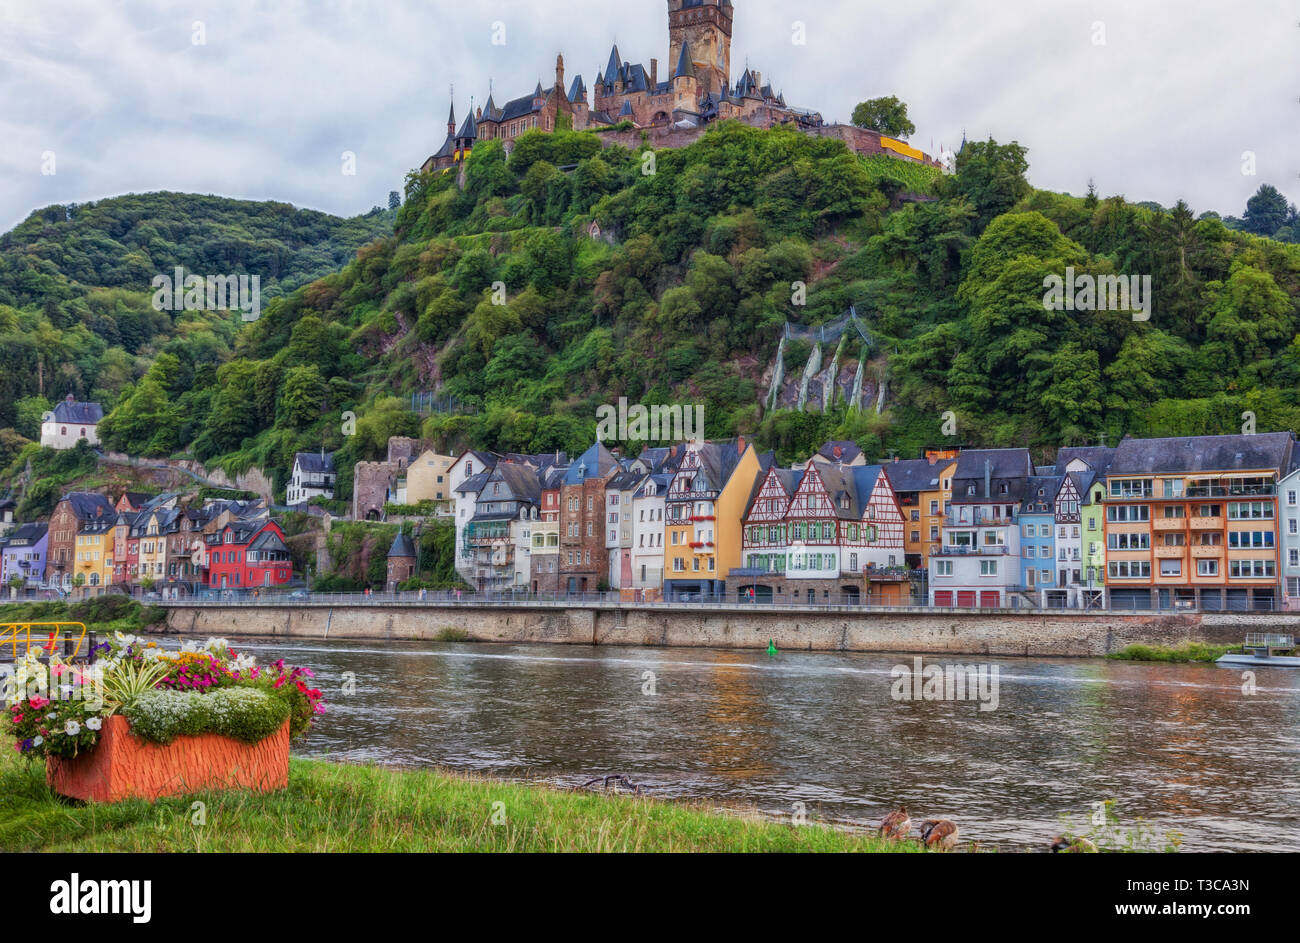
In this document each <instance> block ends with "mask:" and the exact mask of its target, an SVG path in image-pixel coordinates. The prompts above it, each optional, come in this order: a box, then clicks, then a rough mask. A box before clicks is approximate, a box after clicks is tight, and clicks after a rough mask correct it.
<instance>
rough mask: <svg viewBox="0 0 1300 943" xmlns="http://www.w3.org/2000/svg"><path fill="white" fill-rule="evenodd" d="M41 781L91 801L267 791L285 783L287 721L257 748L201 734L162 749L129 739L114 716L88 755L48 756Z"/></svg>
mask: <svg viewBox="0 0 1300 943" xmlns="http://www.w3.org/2000/svg"><path fill="white" fill-rule="evenodd" d="M45 781H46V782H47V783H49V785H50V787H51V788H53V789H54V791H55V792H58V793H60V794H61V795H65V796H70V797H72V798H74V799H89V800H93V801H95V802H117V801H119V800H121V799H133V798H139V799H151V800H152V799H157V798H159V797H160V796H179V795H187V794H189V793H194V792H202V791H205V790H211V789H256V790H258V791H260V792H271V791H272V790H275V789H283V788H284V787H285V786H287V785H288V784H289V721H287V720H286V721H285V722H284V725H283V726H281V727H280V729H279V730H277V731H276V732H275V733H273V734H271V736H269V737H267V738H266V739H265V740H263V741H261V742H260V743H243V742H241V741H239V740H232V739H231V738H229V737H223V736H221V735H220V734H215V733H205V734H200V735H199V736H194V737H177V738H176V739H175V740H173V741H172V742H171V743H168V744H165V745H164V744H161V743H149V742H147V741H144V740H141V739H139V738H138V737H134V736H132V735H131V732H130V726H129V725H128V724H127V721H126V718H125V717H122V716H121V715H120V714H114V715H113V716H112V717H108V718H106V719H105V720H104V729H103V730H102V731H100V735H99V742H98V743H96V744H95V747H94V749H92V750H90V751H89V752H88V753H82V754H80V755H79V756H75V757H73V758H72V759H70V760H65V759H62V758H60V757H55V756H51V757H47V758H46V761H45Z"/></svg>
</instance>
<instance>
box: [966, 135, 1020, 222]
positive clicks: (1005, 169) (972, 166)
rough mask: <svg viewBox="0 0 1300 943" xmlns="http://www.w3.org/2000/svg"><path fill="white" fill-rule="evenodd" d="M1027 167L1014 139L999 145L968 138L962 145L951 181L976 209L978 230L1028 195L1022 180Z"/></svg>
mask: <svg viewBox="0 0 1300 943" xmlns="http://www.w3.org/2000/svg"><path fill="white" fill-rule="evenodd" d="M1027 170H1029V161H1028V160H1026V159H1025V149H1024V148H1023V147H1021V146H1020V145H1019V144H1018V143H1017V142H1015V141H1012V142H1011V143H1010V144H999V143H997V142H996V141H994V140H993V139H992V138H989V139H988V140H987V141H970V142H968V143H967V144H966V146H965V147H964V148H962V152H961V153H960V154H958V155H957V173H956V176H954V177H953V178H952V183H953V186H954V187H955V188H956V191H957V192H958V193H960V194H961V195H962V196H964V197H966V199H968V200H970V202H971V203H972V204H973V205H974V207H975V209H976V211H977V212H978V214H979V216H978V220H977V223H976V226H977V229H983V228H984V227H985V226H987V225H988V224H989V222H990V221H991V220H992V219H993V218H994V217H995V216H1000V215H1001V214H1003V213H1005V212H1007V211H1008V210H1010V209H1011V208H1012V207H1013V206H1015V205H1016V204H1017V203H1019V202H1020V201H1021V200H1023V199H1024V198H1025V197H1027V196H1028V195H1029V193H1030V190H1031V189H1032V188H1031V187H1030V186H1029V181H1028V180H1026V179H1025V172H1026V171H1027Z"/></svg>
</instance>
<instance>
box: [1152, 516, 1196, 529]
mask: <svg viewBox="0 0 1300 943" xmlns="http://www.w3.org/2000/svg"><path fill="white" fill-rule="evenodd" d="M1151 526H1152V527H1153V528H1155V529H1156V530H1182V529H1183V528H1184V527H1186V526H1187V518H1185V517H1156V518H1152V519H1151Z"/></svg>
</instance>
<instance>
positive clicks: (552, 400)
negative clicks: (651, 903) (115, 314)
mask: <svg viewBox="0 0 1300 943" xmlns="http://www.w3.org/2000/svg"><path fill="white" fill-rule="evenodd" d="M1027 173H1028V157H1027V155H1026V153H1025V151H1024V149H1023V148H1021V147H1020V146H1018V145H1016V144H1014V143H1011V144H999V143H996V142H993V141H987V142H972V143H970V144H968V145H967V146H966V148H965V149H964V150H963V152H962V153H961V155H960V156H959V159H958V169H957V173H956V174H955V175H952V176H943V175H940V174H938V173H937V172H927V171H926V170H925V169H924V168H921V167H920V166H919V165H912V164H904V163H901V162H899V161H896V160H894V159H892V158H885V157H877V158H866V159H864V158H861V157H858V156H856V155H853V154H851V153H850V152H848V151H847V150H846V149H845V148H844V147H843V145H841V144H839V143H838V142H835V141H831V140H824V139H814V138H809V137H806V136H804V135H802V134H799V133H796V132H793V131H786V130H779V129H778V130H770V131H760V130H756V129H752V128H748V127H744V126H740V125H723V126H720V127H718V128H717V129H715V130H713V131H711V132H710V133H708V134H706V135H704V136H703V138H702V139H701V140H700V141H698V142H697V143H695V144H693V145H691V146H690V147H687V148H683V149H680V150H671V151H660V152H658V153H656V154H655V155H654V160H653V163H650V162H648V159H647V158H646V157H644V156H643V155H642V154H640V153H637V152H634V151H629V150H625V149H623V148H619V147H613V148H607V149H602V147H601V143H600V140H599V138H598V137H597V136H596V135H593V134H576V133H558V134H554V135H545V134H540V133H530V134H525V135H523V136H522V137H520V138H518V139H517V146H516V147H515V149H514V151H513V152H512V153H511V154H510V155H509V156H508V157H507V155H506V154H505V153H504V151H503V150H502V148H501V145H500V143H499V142H488V143H484V144H480V145H479V146H478V147H476V148H475V150H474V153H473V156H472V158H471V159H470V161H469V164H468V167H467V170H466V175H465V176H466V180H465V186H464V188H463V189H461V188H460V187H458V186H457V182H456V179H455V174H454V173H447V174H441V175H436V176H428V175H420V174H413V175H412V176H411V177H410V179H409V181H408V187H407V199H406V202H405V203H404V205H403V206H402V207H401V209H400V211H399V212H398V215H397V220H396V233H395V234H394V235H392V236H386V237H382V238H379V239H377V240H376V241H375V242H373V243H372V244H370V245H367V246H365V247H364V248H362V249H361V250H360V252H359V253H357V254H356V256H355V258H354V259H352V260H351V261H349V262H348V263H347V264H346V265H345V266H344V267H343V268H342V269H341V270H340V271H337V272H334V273H331V274H328V275H325V276H324V277H322V278H319V279H318V280H316V281H314V282H312V283H310V284H308V285H305V286H304V287H301V288H298V289H296V290H293V291H291V292H288V293H286V294H284V295H283V296H282V297H278V298H275V299H274V300H272V301H270V303H266V302H265V301H264V305H263V313H262V317H261V319H260V320H259V321H257V322H256V323H253V324H250V325H246V326H244V327H243V328H242V329H241V330H239V332H238V335H237V336H236V337H235V338H234V342H233V351H227V349H226V347H225V340H226V338H227V336H228V335H226V334H224V333H223V332H224V330H225V328H224V327H223V328H221V329H218V328H215V327H213V326H212V325H211V324H210V323H209V322H208V321H207V320H205V318H202V317H201V318H195V319H192V320H191V319H190V318H188V317H184V318H178V323H177V324H176V325H174V326H173V327H172V334H171V335H170V339H169V341H168V342H167V343H166V344H157V345H155V348H156V349H155V350H151V351H150V354H151V357H149V358H147V359H149V360H151V363H152V365H151V366H149V367H148V370H147V372H144V373H143V376H142V375H141V372H142V371H141V366H142V364H143V362H144V361H142V360H141V359H139V358H138V357H137V356H133V354H138V353H139V351H140V350H141V349H142V348H139V347H137V348H136V350H135V351H129V350H128V348H127V347H126V346H125V345H122V346H120V347H119V349H120V350H121V352H122V355H123V356H122V357H119V358H118V359H117V360H116V361H115V362H113V363H112V364H111V366H110V367H104V366H101V368H100V369H101V374H102V371H103V370H104V369H112V370H114V371H116V373H115V374H114V380H113V382H111V383H108V384H105V383H104V382H103V381H98V382H97V383H96V382H95V381H92V386H90V387H89V388H87V389H86V391H85V392H87V393H89V392H91V391H93V389H94V388H95V387H96V385H97V386H98V387H99V388H103V389H110V388H112V387H114V386H115V385H116V386H117V388H118V389H121V390H122V394H121V396H120V397H119V398H118V399H116V400H115V401H114V402H115V405H116V408H115V410H114V411H113V413H112V414H111V415H110V416H109V417H108V419H107V420H106V421H105V423H104V425H103V427H102V430H101V431H102V434H103V435H104V436H105V439H106V441H107V443H108V444H109V445H110V446H112V447H114V448H119V449H124V450H127V451H131V452H135V453H140V454H174V453H188V454H192V455H194V456H195V457H197V458H199V459H201V460H203V461H205V462H209V463H212V462H216V463H218V464H224V465H226V466H228V467H231V468H234V469H238V468H242V467H246V466H248V465H251V464H258V465H261V466H263V467H265V468H268V469H276V470H277V471H278V473H279V474H280V475H281V476H283V475H284V474H285V473H286V472H287V469H288V467H289V465H290V464H291V460H292V454H293V452H294V451H297V450H304V449H317V448H320V447H321V446H322V445H323V446H324V447H325V448H327V449H339V450H341V454H340V456H339V459H338V466H339V468H340V471H341V472H342V474H343V480H342V481H341V482H340V484H341V486H342V488H341V490H342V495H341V496H346V495H347V493H348V489H349V487H350V479H349V476H350V469H351V465H352V463H353V462H354V461H356V460H359V459H363V458H375V457H379V456H381V455H382V453H383V449H384V444H385V442H386V440H387V438H388V436H390V435H395V434H410V435H414V434H423V435H425V436H427V437H430V438H432V439H434V440H436V441H437V442H438V443H440V444H441V445H442V446H444V447H448V448H452V447H460V446H465V445H473V446H477V447H482V448H492V449H502V450H511V451H541V450H547V449H556V448H560V449H566V450H568V451H569V452H570V454H576V453H577V452H580V451H581V450H582V449H583V448H585V446H586V445H588V444H590V442H591V440H592V438H593V436H594V434H595V427H596V409H597V407H598V406H600V405H604V404H611V403H615V402H617V399H618V397H619V396H627V397H628V398H629V400H631V401H633V402H643V403H647V404H649V403H683V404H686V403H690V404H694V403H703V404H704V406H705V419H706V431H707V433H708V435H709V436H711V437H712V436H727V435H733V434H736V433H746V434H748V435H751V436H756V437H757V439H758V441H759V443H760V445H762V446H764V447H772V448H776V449H777V450H778V452H779V453H780V455H781V458H782V459H783V460H791V459H794V458H796V457H799V456H806V455H807V454H808V453H809V451H810V450H811V449H812V448H815V446H816V445H817V444H819V443H820V442H821V441H823V440H824V439H825V438H827V437H831V436H833V437H835V438H847V439H854V440H857V441H858V442H859V443H860V444H861V445H862V446H863V448H864V449H865V450H866V451H867V453H868V455H869V456H871V457H873V458H875V457H880V456H883V455H887V454H888V453H889V452H890V451H896V452H898V453H900V454H904V455H913V454H915V453H916V451H917V450H918V449H919V448H920V447H921V446H923V445H927V444H939V443H942V442H945V441H947V442H957V441H960V442H964V443H968V444H981V445H990V446H993V445H1013V444H1016V445H1028V446H1031V447H1034V448H1036V449H1040V450H1041V449H1051V448H1053V447H1055V446H1057V445H1063V444H1081V443H1091V442H1096V441H1097V439H1098V437H1099V436H1101V435H1103V434H1104V435H1105V436H1106V438H1107V441H1108V442H1112V443H1113V442H1115V441H1117V440H1118V438H1119V437H1120V436H1121V435H1123V434H1124V433H1125V432H1132V433H1135V434H1145V435H1152V434H1170V435H1173V434H1191V433H1213V432H1230V431H1239V429H1240V426H1241V418H1240V417H1241V413H1242V412H1243V411H1244V410H1247V409H1249V410H1252V411H1254V412H1255V413H1256V415H1257V423H1258V429H1259V430H1260V431H1265V430H1269V429H1279V428H1300V342H1297V339H1296V338H1297V329H1298V328H1300V246H1296V245H1288V244H1284V243H1283V242H1280V241H1275V240H1272V239H1267V238H1261V237H1259V236H1255V235H1251V234H1247V233H1244V232H1238V231H1234V230H1232V229H1229V228H1227V227H1226V226H1225V225H1224V223H1223V222H1222V221H1221V220H1220V219H1218V218H1217V216H1213V215H1211V214H1207V215H1205V216H1204V217H1203V218H1199V219H1198V218H1197V215H1196V213H1195V211H1194V210H1193V209H1191V208H1189V207H1187V206H1185V205H1183V204H1181V203H1180V204H1179V205H1177V206H1175V207H1174V208H1173V209H1172V210H1169V211H1164V210H1161V209H1159V208H1152V207H1149V206H1138V205H1135V204H1133V203H1129V202H1128V201H1126V200H1125V199H1124V198H1123V197H1119V196H1115V197H1110V198H1106V199H1102V198H1098V197H1097V196H1095V195H1091V194H1090V195H1089V196H1087V197H1072V196H1066V195H1061V194H1055V193H1048V192H1043V191H1037V190H1035V189H1033V188H1032V187H1031V186H1030V184H1029V183H1028V181H1027V176H1026V175H1027ZM593 220H594V221H596V222H597V223H598V224H599V227H600V233H599V235H596V234H593V233H592V232H591V231H590V229H589V225H590V223H591V222H592V221H593ZM50 225H53V226H58V225H61V224H58V223H54V224H50ZM24 227H37V228H39V224H38V223H35V222H33V221H29V222H28V223H26V224H24ZM57 232H58V231H57V230H56V231H55V232H54V233H51V238H55V236H56V234H57ZM121 235H122V234H121V233H118V234H116V236H113V234H111V233H110V238H114V237H115V238H120V237H121ZM68 237H69V241H73V239H72V233H71V232H69V234H68ZM12 238H13V234H11V236H10V237H6V241H5V242H4V243H3V244H2V245H3V246H4V251H3V253H2V254H0V257H2V258H3V262H2V263H0V265H3V268H0V271H4V272H9V271H10V269H11V267H12V262H11V259H10V256H11V254H12V253H13V252H14V251H15V250H14V249H13V248H12V246H13V242H12ZM75 241H76V242H77V243H78V245H81V244H84V243H86V242H93V240H92V239H91V238H90V237H89V236H88V235H78V236H77V238H76V240H75ZM191 248H197V246H193V247H191ZM67 251H68V252H71V251H72V250H71V248H69V249H68V250H67ZM79 251H84V250H79ZM139 251H141V250H140V248H139V247H138V246H137V247H134V248H132V249H131V250H130V252H131V253H134V252H139ZM128 254H130V253H128ZM118 261H119V265H129V264H134V263H127V262H123V261H122V260H120V259H119V260H118ZM150 261H151V262H158V263H159V264H163V265H166V264H170V263H169V262H167V263H163V262H159V260H156V259H154V258H153V257H152V255H151V256H150ZM49 264H51V265H54V264H55V263H54V262H53V261H51V262H50V263H49ZM105 265H106V263H102V262H101V263H100V265H99V266H98V267H92V268H91V269H88V270H87V271H92V272H97V273H99V274H98V275H96V276H94V277H100V278H103V277H105V273H109V274H111V273H112V272H114V271H115V269H114V268H112V267H111V266H108V267H104V266H105ZM1066 266H1072V267H1073V268H1074V269H1075V270H1076V271H1077V272H1078V273H1079V274H1085V273H1090V274H1094V275H1103V274H1115V273H1124V274H1139V275H1143V274H1146V275H1150V276H1151V280H1152V286H1153V290H1154V299H1153V303H1152V315H1151V318H1150V320H1149V321H1145V322H1143V321H1135V320H1134V319H1133V317H1132V315H1131V314H1130V313H1129V312H1098V313H1092V312H1080V311H1055V310H1046V309H1045V308H1044V305H1043V295H1044V278H1045V276H1047V275H1050V274H1058V275H1059V274H1062V273H1063V272H1064V270H1065V268H1066ZM56 267H57V266H56ZM77 270H78V272H81V271H82V270H83V269H82V268H81V267H79V268H78V269H77ZM156 270H157V269H156V268H155V269H151V270H150V274H152V272H153V271H156ZM80 277H81V276H80V275H78V278H80ZM6 279H8V276H3V277H0V285H3V286H11V283H12V279H8V280H6ZM146 281H147V280H146ZM29 282H30V278H29ZM800 282H802V283H806V285H807V294H806V304H802V305H801V304H797V303H794V301H795V300H797V299H796V296H797V292H796V291H795V290H794V287H793V286H795V284H796V283H800ZM54 283H55V284H56V285H62V284H63V283H62V282H61V281H59V280H58V279H57V278H55V279H54ZM264 284H265V280H264ZM8 290H9V291H10V292H13V291H14V290H15V289H14V288H12V287H8ZM112 290H116V291H126V289H112ZM29 292H31V293H29V294H28V295H25V296H22V297H18V296H16V295H11V296H10V298H12V300H10V301H8V302H7V303H8V304H10V305H14V306H15V307H17V308H18V309H19V310H18V311H12V310H9V309H3V308H0V319H3V318H5V317H8V318H9V321H10V326H9V327H5V326H4V325H3V324H0V331H4V330H7V331H9V332H10V336H12V334H13V332H14V331H15V330H19V331H20V332H21V335H22V337H23V338H24V339H25V341H24V342H32V343H37V344H39V343H41V341H40V340H39V337H38V335H37V334H36V333H34V332H33V331H32V330H31V329H30V328H29V327H28V325H31V324H33V323H38V322H39V323H42V324H48V327H42V328H41V329H42V330H59V331H61V332H63V333H64V334H65V336H66V334H67V332H69V331H72V332H77V331H80V332H82V333H80V334H78V335H77V337H79V338H84V337H85V336H86V335H91V334H94V331H95V328H94V325H95V323H96V322H95V319H96V317H98V316H99V315H100V314H101V313H102V311H103V308H102V306H101V308H99V309H97V308H96V307H94V306H93V304H92V302H91V300H90V297H91V296H93V295H94V293H93V292H92V293H90V295H88V296H86V297H83V298H81V299H80V300H78V299H64V298H56V299H54V302H55V306H56V307H58V308H60V309H62V307H64V306H66V305H74V306H78V305H79V306H84V311H82V308H81V307H78V308H77V310H78V311H79V312H82V314H79V316H78V318H77V319H75V321H74V323H72V324H71V325H70V326H66V327H59V326H58V325H57V324H56V322H55V321H54V319H53V316H52V312H51V313H47V311H46V309H47V308H48V306H49V303H50V300H51V299H50V298H49V297H47V296H42V295H41V294H40V293H39V292H38V291H36V290H35V288H31V289H29ZM2 299H3V296H0V300H2ZM499 302H504V303H499ZM850 305H853V306H854V307H855V309H856V311H857V313H858V314H859V316H860V317H862V318H863V320H864V321H865V322H867V324H868V325H869V327H870V333H871V340H872V344H871V347H870V349H869V350H868V352H867V355H868V357H869V358H870V362H871V365H872V369H873V370H875V371H876V372H877V373H878V374H879V375H880V376H881V377H883V378H886V380H887V383H888V387H887V388H888V390H889V393H890V395H889V396H888V398H887V399H886V403H885V409H884V412H883V414H881V415H876V414H875V412H874V409H870V408H868V409H866V410H863V411H857V410H850V409H848V408H846V407H845V405H844V404H843V403H842V402H837V403H835V404H833V405H832V406H831V408H830V409H829V410H828V411H827V412H826V413H822V412H820V411H816V410H814V411H811V412H806V413H804V412H795V411H790V410H774V411H765V410H764V407H763V401H764V397H765V395H766V392H767V382H768V380H769V375H768V371H769V370H770V368H771V365H772V363H773V361H774V358H775V353H776V349H777V345H778V342H779V341H780V338H781V335H782V332H783V328H784V325H785V324H786V322H787V321H789V322H791V323H792V324H795V325H816V324H820V323H823V322H826V321H830V320H832V319H834V318H837V317H839V316H840V315H841V314H843V313H844V312H845V311H846V310H847V309H848V307H849V306H850ZM108 310H109V311H111V310H112V309H111V308H109V309H108ZM6 312H7V313H6ZM86 312H88V313H89V318H86V317H85V316H84V314H85V313H86ZM59 316H60V317H62V315H59ZM205 317H206V316H205ZM16 319H23V320H21V321H20V322H19V324H21V327H20V326H19V324H15V323H14V322H15V320H16ZM155 333H157V332H155ZM150 336H151V337H152V336H153V335H150ZM64 344H65V346H64V347H63V348H60V350H62V351H63V353H58V352H56V353H54V354H52V355H50V356H51V359H50V361H49V363H50V364H51V366H54V367H56V369H57V370H59V371H67V372H72V371H81V370H82V369H83V368H82V366H81V363H80V361H79V360H78V357H80V356H82V355H81V354H80V352H79V349H78V346H77V344H76V343H75V342H74V343H71V344H69V343H68V342H67V340H66V339H65V341H64ZM847 353H848V355H849V356H851V357H853V358H854V359H856V357H857V351H856V349H850V350H849V351H848V352H847ZM5 356H6V357H8V356H10V355H9V354H8V353H6V354H5ZM102 356H103V355H101V357H102ZM27 373H31V371H30V370H28V371H24V375H26V374H27ZM415 392H434V393H437V394H439V395H440V396H442V397H444V399H445V400H446V401H449V402H454V403H455V404H456V407H457V408H456V409H454V410H452V411H449V412H434V413H432V414H425V415H421V414H417V413H413V412H411V411H410V405H411V401H410V394H412V393H415ZM948 410H952V411H953V412H955V414H956V417H957V423H958V429H957V434H956V435H955V436H952V437H944V436H942V435H941V424H942V418H941V417H942V415H943V413H944V412H945V411H948ZM346 411H351V412H354V413H355V414H356V417H357V421H356V428H355V432H356V434H355V435H345V434H344V431H345V424H344V422H343V414H344V412H346ZM10 421H11V420H10V419H9V418H7V417H5V416H4V415H0V424H8V423H9V422H10ZM348 431H351V430H350V429H349V430H348ZM626 444H627V445H630V446H632V447H635V445H636V443H626ZM282 480H283V479H281V482H282Z"/></svg>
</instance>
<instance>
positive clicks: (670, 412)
mask: <svg viewBox="0 0 1300 943" xmlns="http://www.w3.org/2000/svg"><path fill="white" fill-rule="evenodd" d="M703 436H704V407H703V406H694V407H691V406H650V407H648V408H647V407H645V406H642V405H641V404H640V403H637V404H636V405H635V406H632V407H630V408H629V407H628V405H627V397H626V396H620V397H619V398H618V405H617V406H601V407H599V408H598V409H597V410H596V438H597V439H598V440H599V441H601V442H689V441H690V440H692V439H697V438H703Z"/></svg>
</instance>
